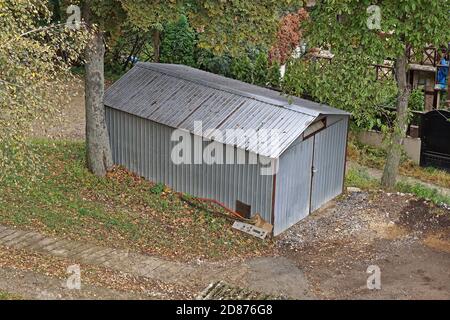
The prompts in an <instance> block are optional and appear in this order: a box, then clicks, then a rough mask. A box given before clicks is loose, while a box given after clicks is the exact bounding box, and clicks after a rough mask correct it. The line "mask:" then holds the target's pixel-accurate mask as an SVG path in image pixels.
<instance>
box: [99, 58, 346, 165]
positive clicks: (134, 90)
mask: <svg viewBox="0 0 450 320" xmlns="http://www.w3.org/2000/svg"><path fill="white" fill-rule="evenodd" d="M291 100H292V101H294V103H293V104H290V103H289V101H287V98H285V97H283V96H281V95H280V93H278V92H276V91H272V90H268V89H265V88H260V87H257V86H253V85H249V84H246V83H242V82H240V81H236V80H232V79H228V78H225V77H221V76H218V75H214V74H211V73H207V72H204V71H200V70H196V69H193V68H189V67H186V66H180V65H166V64H152V63H138V64H137V65H136V66H135V67H134V68H133V69H131V70H130V71H129V72H128V73H127V74H125V75H124V76H123V77H122V78H121V79H120V80H119V81H117V82H116V83H115V84H113V85H112V86H111V87H110V88H109V89H108V90H107V92H106V94H105V105H107V106H108V107H111V108H114V109H118V110H121V111H124V112H127V113H130V114H133V115H136V116H139V117H142V118H144V119H148V120H151V121H154V122H157V123H161V124H164V125H167V126H169V127H172V128H181V129H185V130H188V131H190V132H192V133H195V132H194V123H195V122H196V121H201V122H202V127H203V134H202V136H203V137H205V138H212V139H213V140H216V141H218V142H221V143H225V144H230V145H234V146H237V147H239V148H242V149H245V150H248V151H251V152H254V153H256V154H260V155H262V156H266V157H269V158H278V157H279V156H280V155H281V154H282V153H283V152H284V151H285V150H286V149H287V148H288V147H289V146H290V144H292V143H293V142H294V141H295V140H296V139H297V138H298V137H299V136H300V135H301V134H302V133H303V131H304V130H305V129H306V128H307V127H308V126H309V125H310V124H311V123H312V122H313V121H314V120H315V119H316V118H317V117H318V116H320V115H322V114H333V115H346V113H345V112H343V111H340V110H337V109H333V108H330V107H327V106H322V105H319V104H316V103H314V102H310V101H307V100H303V99H297V98H295V99H291ZM304 105H305V106H304ZM211 129H220V130H222V132H225V133H226V131H227V130H229V129H241V130H244V131H246V132H247V135H242V136H239V137H237V139H235V137H227V136H226V134H224V135H223V136H218V137H216V136H214V135H213V134H212V133H211ZM270 129H272V130H276V133H277V138H278V140H277V143H276V144H269V143H266V142H265V141H263V139H256V137H259V136H262V135H263V133H264V131H265V130H270ZM205 130H209V131H210V132H209V134H208V132H205ZM260 140H261V141H260Z"/></svg>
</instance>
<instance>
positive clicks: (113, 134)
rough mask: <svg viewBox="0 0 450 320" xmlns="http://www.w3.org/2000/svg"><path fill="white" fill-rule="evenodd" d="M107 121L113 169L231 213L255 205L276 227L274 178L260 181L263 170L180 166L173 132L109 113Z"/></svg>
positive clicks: (220, 165) (126, 116) (107, 111)
mask: <svg viewBox="0 0 450 320" xmlns="http://www.w3.org/2000/svg"><path fill="white" fill-rule="evenodd" d="M106 119H107V125H108V129H109V132H110V140H111V146H112V151H113V159H114V163H116V164H120V165H123V166H124V167H126V168H127V169H129V170H130V171H132V172H135V173H137V174H139V175H141V176H143V177H145V178H146V179H148V180H151V181H153V182H162V183H164V184H166V185H168V186H170V187H172V188H173V189H174V190H176V191H179V192H185V193H188V194H191V195H194V196H197V197H202V198H210V199H215V200H218V201H220V202H222V203H223V204H225V205H227V206H228V207H230V208H232V209H235V205H236V200H239V201H241V202H243V203H246V204H249V205H251V207H252V214H255V213H260V214H261V216H262V217H263V218H264V219H265V220H267V221H271V216H272V190H273V176H263V175H261V174H260V170H261V168H262V166H261V165H260V164H257V165H248V164H246V165H238V164H234V165H231V164H230V165H227V164H213V165H208V164H196V165H194V164H193V165H184V164H183V165H175V164H174V163H173V162H172V161H171V153H172V149H173V147H174V146H175V145H176V144H177V142H172V141H171V135H172V133H173V131H174V129H172V128H170V127H167V126H165V125H161V124H158V123H155V122H152V121H150V120H145V119H142V118H139V117H137V116H133V115H131V114H128V113H125V112H122V111H118V110H115V109H111V108H108V107H107V108H106ZM203 144H204V146H206V145H207V144H209V143H208V142H203ZM193 148H194V147H193V146H192V150H193ZM223 148H224V150H225V147H224V146H223ZM236 152H237V151H236V150H235V156H236ZM224 154H225V151H224ZM246 157H247V158H248V157H249V153H248V152H246Z"/></svg>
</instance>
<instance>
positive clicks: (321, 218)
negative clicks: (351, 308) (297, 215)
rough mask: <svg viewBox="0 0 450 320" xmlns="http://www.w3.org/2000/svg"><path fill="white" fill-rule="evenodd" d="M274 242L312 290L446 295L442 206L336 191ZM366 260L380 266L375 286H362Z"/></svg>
mask: <svg viewBox="0 0 450 320" xmlns="http://www.w3.org/2000/svg"><path fill="white" fill-rule="evenodd" d="M277 246H278V249H279V250H280V252H281V254H283V255H284V256H286V257H288V258H289V259H292V260H294V261H295V262H296V264H297V266H298V267H299V268H300V269H302V270H303V271H304V272H305V274H306V276H307V278H308V280H309V281H310V285H311V287H312V290H313V291H314V294H315V295H316V296H317V297H318V298H325V299H374V298H375V299H379V298H382V299H449V298H450V211H449V210H447V209H444V208H439V207H436V206H434V205H432V204H429V203H426V202H424V201H421V200H417V199H414V198H413V197H411V196H409V195H403V194H386V193H383V192H375V193H367V192H360V193H350V194H348V195H345V196H342V197H341V198H340V199H338V200H337V201H335V202H333V203H331V204H330V205H329V207H327V208H325V209H323V210H322V211H321V212H318V213H315V214H313V215H312V216H310V217H308V218H307V219H305V220H304V221H302V222H300V223H298V224H297V225H296V226H294V227H293V228H291V229H290V230H288V231H287V232H286V233H285V234H283V235H282V236H281V237H280V238H279V239H278V240H277ZM369 266H378V267H379V268H380V272H381V290H369V289H368V288H367V279H368V278H369V276H370V275H371V274H368V273H367V269H368V267H369Z"/></svg>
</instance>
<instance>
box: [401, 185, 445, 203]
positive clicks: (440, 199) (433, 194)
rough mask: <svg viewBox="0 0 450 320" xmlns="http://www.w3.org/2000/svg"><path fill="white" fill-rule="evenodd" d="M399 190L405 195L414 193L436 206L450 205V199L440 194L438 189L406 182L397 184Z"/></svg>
mask: <svg viewBox="0 0 450 320" xmlns="http://www.w3.org/2000/svg"><path fill="white" fill-rule="evenodd" d="M396 188H397V190H398V191H400V192H403V193H412V194H414V195H416V196H417V197H419V198H423V199H427V200H430V201H431V202H433V203H436V204H441V203H444V204H447V205H450V197H448V196H444V195H442V194H440V193H439V192H438V190H436V189H432V188H428V187H426V186H424V185H422V184H419V183H416V184H410V183H405V182H399V183H397V187H396Z"/></svg>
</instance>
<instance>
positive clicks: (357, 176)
mask: <svg viewBox="0 0 450 320" xmlns="http://www.w3.org/2000/svg"><path fill="white" fill-rule="evenodd" d="M346 185H347V186H349V187H356V188H360V189H362V190H373V189H379V188H380V183H379V181H378V180H377V179H374V178H373V177H371V176H370V175H369V173H368V171H367V169H365V168H350V169H349V170H348V172H347V175H346ZM395 189H396V190H397V191H398V192H402V193H410V194H413V195H415V196H416V197H418V198H422V199H427V200H430V201H431V202H433V203H435V204H447V205H450V197H448V196H445V195H442V194H440V193H439V192H438V190H437V189H433V188H429V187H427V186H424V185H422V184H420V183H417V184H410V183H407V182H404V181H402V182H398V183H397V185H396V187H395Z"/></svg>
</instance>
